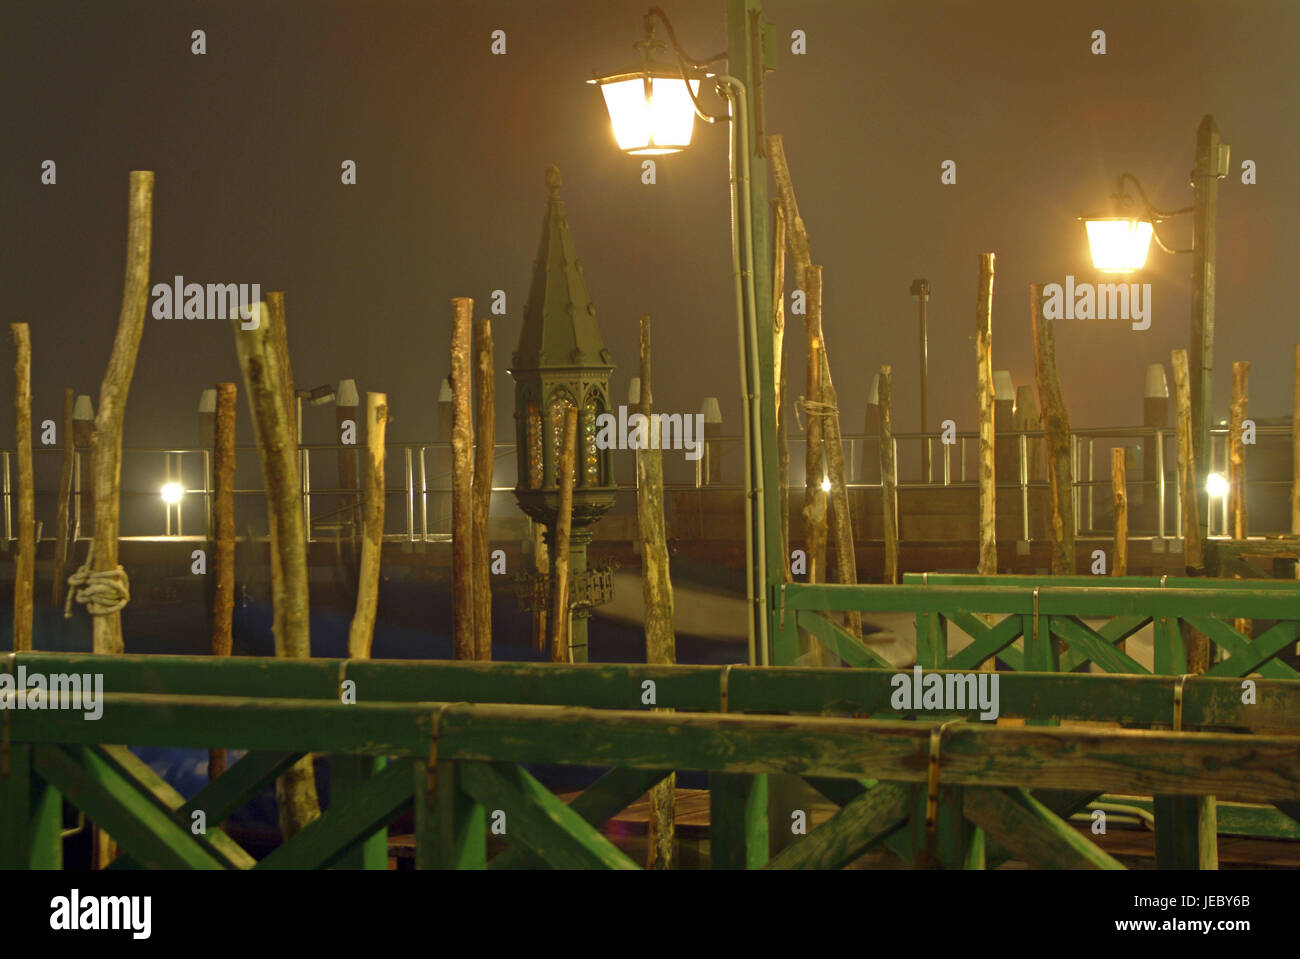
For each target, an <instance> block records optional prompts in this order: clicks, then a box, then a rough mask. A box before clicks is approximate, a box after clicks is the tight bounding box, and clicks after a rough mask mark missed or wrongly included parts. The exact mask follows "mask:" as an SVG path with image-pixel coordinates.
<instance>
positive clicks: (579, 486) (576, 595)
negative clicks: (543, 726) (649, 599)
mask: <svg viewBox="0 0 1300 959" xmlns="http://www.w3.org/2000/svg"><path fill="white" fill-rule="evenodd" d="M546 185H547V187H548V188H549V190H550V200H549V201H548V203H547V208H546V219H545V222H544V223H543V225H542V240H541V245H540V247H539V249H538V253H537V261H536V263H535V264H534V267H533V282H532V286H531V288H530V290H529V293H528V304H527V305H526V306H525V307H524V325H523V329H522V330H521V331H520V333H519V346H518V348H517V349H516V350H515V353H514V357H513V358H512V360H511V369H510V375H511V376H512V377H514V381H515V434H516V442H517V444H518V447H517V448H518V457H519V482H518V484H517V485H516V486H515V497H516V498H517V499H518V500H519V507H520V509H522V510H523V511H524V512H525V513H527V514H528V515H529V516H530V517H532V518H533V519H534V520H535V521H536V522H538V523H541V524H543V525H544V526H546V528H547V533H546V540H547V543H548V545H551V546H552V547H553V545H554V540H553V534H554V528H555V519H556V515H557V512H558V502H559V488H558V484H557V482H556V465H557V463H558V462H559V458H560V444H561V442H562V441H563V434H564V410H565V408H566V407H569V406H577V407H578V409H579V415H578V449H577V451H576V454H577V455H576V456H575V461H574V467H575V472H576V475H575V477H574V484H573V529H572V533H571V536H570V541H569V542H570V550H569V556H570V564H571V565H570V570H571V587H570V597H571V600H570V602H571V604H572V606H573V624H572V628H571V630H570V645H571V647H572V651H573V659H574V661H575V662H586V660H587V618H588V617H589V616H590V609H591V606H593V605H597V604H599V603H600V602H602V601H604V600H605V599H607V598H608V595H609V592H610V590H611V588H612V585H611V584H612V575H611V572H610V571H609V570H592V571H590V572H589V571H588V570H587V544H588V543H589V542H590V541H591V527H592V526H593V525H595V523H596V521H597V520H599V519H600V518H601V516H603V515H604V514H605V511H606V510H608V509H609V508H610V506H612V505H613V503H614V493H615V492H616V487H615V485H614V477H613V475H612V472H613V471H612V466H613V462H612V452H611V451H610V450H608V449H600V448H599V447H598V446H597V445H596V435H597V426H596V419H597V417H599V416H600V415H601V414H602V413H604V412H606V411H607V410H609V374H610V373H611V372H612V371H613V369H614V366H613V363H612V362H610V361H611V357H610V354H609V350H607V349H605V344H604V342H603V341H602V340H601V337H600V330H599V329H597V327H596V308H595V306H594V305H593V304H592V302H591V299H590V297H588V295H587V284H586V282H585V281H584V280H583V276H582V263H581V262H580V261H579V260H578V257H577V254H576V253H575V252H574V249H573V240H572V239H571V238H570V237H569V224H568V221H567V220H566V219H565V216H564V204H563V203H562V202H561V201H560V171H559V170H558V169H557V168H556V167H550V168H549V169H548V170H547V171H546ZM536 587H537V588H535V589H533V590H531V592H532V593H533V596H534V602H537V601H538V600H539V599H540V598H541V597H544V596H545V595H546V590H545V586H544V583H540V582H539V583H537V584H536Z"/></svg>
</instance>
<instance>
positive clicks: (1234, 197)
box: [0, 0, 1300, 446]
mask: <svg viewBox="0 0 1300 959" xmlns="http://www.w3.org/2000/svg"><path fill="white" fill-rule="evenodd" d="M647 6H648V4H647V2H646V0H591V2H577V0H528V2H523V0H514V2H473V3H469V2H458V3H450V2H441V3H434V2H396V0H378V2H370V3H359V2H346V3H344V2H314V0H313V2H285V0H275V2H254V3H242V2H239V3H236V2H221V3H217V2H205V3H187V2H177V0H163V2H156V3H155V2H136V0H132V2H113V3H66V2H50V0H41V2H26V0H19V2H13V0H11V2H7V3H6V4H5V5H4V12H3V14H0V17H2V18H3V27H2V29H0V36H2V37H3V40H2V42H3V56H0V71H3V73H4V77H3V80H4V89H5V90H6V91H7V96H6V98H5V99H6V109H5V121H6V122H5V149H4V150H3V151H2V158H0V164H2V166H0V181H2V182H3V219H4V224H5V229H4V233H5V238H6V241H7V242H6V244H5V249H4V255H3V261H2V262H3V266H2V267H0V269H3V278H4V288H5V294H6V295H5V301H6V306H7V310H6V312H7V317H6V320H5V322H6V323H7V322H12V321H26V322H28V323H30V324H31V326H32V341H33V350H34V359H33V389H34V393H35V403H34V408H33V418H34V420H35V421H36V422H37V423H39V422H40V421H41V420H42V419H45V418H47V417H48V418H54V419H57V418H58V416H59V408H60V404H61V392H62V388H63V387H64V386H74V387H75V388H76V390H77V391H78V392H79V393H90V394H91V395H92V396H95V397H96V398H97V396H98V392H99V382H100V378H101V377H102V375H103V371H104V368H105V365H106V363H107V359H108V354H109V349H110V344H111V342H112V338H113V333H114V329H115V324H116V320H117V314H118V309H119V303H120V297H121V287H122V273H123V262H124V260H123V258H124V245H125V217H126V197H127V173H128V171H129V170H132V169H148V170H153V171H155V172H156V175H157V181H156V189H155V203H154V242H153V264H152V270H151V273H152V281H153V282H157V281H170V279H171V278H172V277H173V276H174V275H175V274H182V275H184V276H185V277H186V279H187V280H189V281H195V282H200V283H207V282H222V283H227V282H236V283H238V282H245V283H252V282H258V283H260V284H261V286H262V290H263V291H269V290H275V289H283V290H285V291H286V302H287V308H288V321H289V333H290V346H291V353H292V361H293V368H294V373H295V378H296V380H297V383H298V385H299V386H304V387H313V386H316V385H318V384H321V383H327V382H336V381H337V380H338V379H340V378H341V377H347V376H351V377H355V378H356V379H357V381H358V383H359V385H360V387H361V389H362V390H363V391H364V390H366V389H374V390H384V391H386V392H387V393H388V396H389V402H390V404H391V409H392V412H393V416H394V420H393V422H392V424H391V425H390V427H389V436H390V438H391V439H393V440H394V441H415V440H428V439H431V438H432V437H433V432H434V422H435V420H434V415H435V414H434V400H435V397H436V393H437V387H438V383H439V382H440V380H441V379H442V377H444V376H445V375H446V373H447V368H448V356H447V352H448V351H447V348H448V338H449V331H450V316H451V311H450V306H449V303H448V300H449V299H450V298H451V297H453V296H472V297H474V298H475V300H476V301H477V304H478V307H477V308H476V312H478V313H486V311H487V308H488V297H489V295H490V293H491V291H492V290H494V289H498V288H500V289H504V290H505V291H506V292H507V294H508V306H509V313H508V315H507V316H505V317H501V318H497V320H496V324H495V330H496V341H497V365H498V370H499V372H498V380H497V391H498V431H499V434H498V435H499V436H501V437H502V439H503V440H505V441H507V442H509V441H510V440H511V439H512V438H513V425H512V419H511V416H512V406H511V402H510V398H511V396H512V392H511V391H512V383H511V381H510V378H509V376H508V374H507V373H506V372H505V368H506V367H507V366H508V365H509V360H510V352H511V351H512V350H513V348H514V345H515V343H516V340H517V338H518V333H519V323H520V318H521V316H522V313H523V307H524V300H525V297H526V295H527V289H528V282H529V278H530V272H531V269H532V262H533V258H534V256H535V255H536V249H537V241H538V236H539V231H540V227H541V222H542V216H543V213H544V210H545V202H546V189H545V185H544V171H545V169H546V167H547V166H548V165H549V164H552V163H554V164H557V165H558V166H559V167H560V168H561V170H562V171H563V176H564V182H565V186H564V192H563V196H564V198H565V200H566V204H567V211H568V216H569V222H570V225H571V228H572V231H573V237H574V241H575V243H576V245H577V249H578V252H579V255H580V256H581V257H582V259H583V261H584V267H585V275H586V278H587V281H588V284H589V287H590V291H591V295H592V297H593V299H594V300H595V303H596V306H597V319H598V321H599V323H600V327H601V330H602V332H603V334H604V336H605V340H606V344H607V346H608V347H609V349H610V350H611V351H612V353H613V355H614V361H615V363H616V364H617V366H618V368H617V370H616V371H615V374H614V377H615V378H614V382H613V390H614V394H615V398H616V401H622V398H623V397H625V396H626V388H627V379H628V377H630V376H631V375H633V374H634V373H635V367H636V342H637V332H636V317H637V316H638V315H639V314H641V313H649V314H651V315H652V316H653V317H654V320H655V326H654V331H655V338H656V339H655V348H656V383H655V400H656V403H657V405H658V406H659V407H660V408H661V409H665V410H670V411H694V410H696V409H698V408H699V403H700V400H701V399H702V398H703V397H704V396H707V395H716V396H718V397H719V398H720V400H721V403H722V410H723V415H724V419H725V421H726V424H727V427H726V432H728V433H738V432H739V429H740V423H739V412H740V402H739V395H738V394H739V386H738V384H739V376H738V362H739V361H738V350H737V345H736V321H735V307H734V300H733V292H732V285H731V275H730V238H729V232H728V197H727V180H726V177H727V156H726V152H727V151H726V130H725V128H724V126H723V125H722V124H718V125H716V126H714V127H705V126H704V125H703V124H697V126H696V141H695V144H694V146H693V147H692V149H690V150H689V151H686V152H684V153H681V154H678V155H676V156H671V157H667V158H661V159H660V161H659V164H658V182H657V184H656V185H654V186H646V185H643V184H642V183H641V180H640V161H639V160H638V159H636V158H630V157H626V156H623V155H622V154H620V153H619V152H618V151H617V149H616V148H615V147H614V144H613V138H612V136H611V133H610V130H609V124H608V120H607V117H606V115H605V111H604V107H603V105H602V102H601V98H600V95H599V93H598V92H596V90H595V89H594V88H592V87H589V86H587V85H585V84H584V82H583V81H584V80H585V79H586V78H588V77H590V76H591V74H592V71H593V69H595V70H599V71H610V70H613V69H615V68H618V67H622V66H624V65H626V64H627V63H629V62H631V58H632V57H633V56H634V53H633V51H632V48H631V44H632V43H633V42H634V41H636V40H637V39H639V37H640V33H641V15H642V14H643V12H644V10H645V8H646V7H647ZM666 10H667V12H668V14H669V15H670V16H671V17H672V18H673V21H674V25H675V27H676V29H677V34H678V37H679V38H680V40H681V42H682V43H683V44H684V46H685V47H686V49H687V50H688V51H689V52H690V53H691V54H692V55H694V56H699V57H703V56H708V55H711V54H713V53H714V52H716V51H718V50H720V49H722V48H723V47H724V46H725V37H724V19H723V17H724V12H723V5H722V3H721V2H691V3H672V2H671V0H670V2H669V3H668V4H667V5H666ZM766 15H767V18H768V19H769V20H771V21H772V22H774V23H775V24H776V26H777V31H778V35H779V36H780V37H782V38H784V39H783V42H782V43H781V52H782V55H781V58H780V62H779V65H778V70H777V71H776V72H774V73H770V74H768V80H767V90H766V96H767V129H768V132H773V133H781V134H784V136H785V143H786V152H787V156H788V158H789V161H790V165H791V170H792V173H793V176H794V180H795V188H796V191H797V194H798V200H799V204H800V209H801V213H802V215H803V217H804V219H805V221H806V223H807V226H808V229H809V231H810V235H811V239H812V253H813V258H814V260H815V261H816V262H819V263H821V264H823V266H824V283H825V320H824V325H825V330H826V336H827V340H828V345H829V349H830V356H831V363H832V369H833V372H834V376H835V380H836V386H837V387H838V390H839V395H840V404H841V409H842V410H843V416H844V430H845V432H859V431H860V430H861V429H862V422H863V413H864V410H865V403H866V392H867V389H868V388H869V385H870V374H871V373H872V372H874V371H875V370H876V369H877V368H878V367H879V366H880V364H882V363H892V364H893V365H894V375H895V387H894V389H895V403H896V408H895V410H896V411H895V418H894V424H895V429H896V430H900V431H909V430H915V429H916V428H917V425H918V409H917V404H916V402H915V397H916V395H917V391H918V373H917V361H916V354H917V344H916V339H917V332H916V320H915V307H914V304H913V301H912V300H911V298H910V296H909V295H908V287H909V284H910V282H911V280H912V279H913V278H914V277H918V276H924V277H927V278H928V279H929V280H930V282H931V286H932V289H933V294H932V299H931V303H930V306H931V344H930V356H931V359H930V364H931V365H930V369H931V378H930V379H931V402H930V416H931V421H932V423H931V425H932V427H933V426H934V424H935V422H937V420H939V419H941V418H953V419H955V420H957V422H958V427H959V429H961V430H971V429H974V428H975V425H976V424H975V421H974V416H975V402H974V391H975V362H974V355H973V336H972V334H973V331H974V326H975V315H974V314H975V300H976V279H977V265H978V254H979V253H980V252H981V251H988V250H991V251H994V252H996V254H997V277H996V285H995V290H994V317H993V329H994V336H993V343H994V367H995V368H997V369H1008V370H1010V371H1011V373H1012V376H1013V378H1014V380H1015V382H1016V383H1017V384H1018V385H1019V384H1026V383H1031V382H1032V349H1031V345H1030V334H1029V325H1028V284H1029V283H1031V282H1044V283H1048V282H1058V283H1060V282H1063V281H1064V279H1065V276H1066V275H1067V274H1074V275H1075V276H1076V278H1078V279H1079V280H1097V279H1098V277H1097V276H1096V274H1094V273H1093V271H1092V269H1091V266H1090V263H1089V260H1088V257H1087V250H1086V242H1085V239H1084V232H1083V229H1082V226H1081V225H1080V224H1078V223H1076V222H1075V220H1074V217H1076V216H1077V215H1079V214H1081V213H1085V212H1093V211H1098V210H1100V209H1102V208H1103V207H1104V206H1105V204H1106V201H1107V197H1108V195H1109V194H1110V193H1112V192H1113V191H1114V189H1115V186H1114V184H1115V178H1116V177H1117V176H1118V175H1119V174H1120V173H1121V172H1124V171H1130V172H1132V173H1134V174H1136V175H1137V176H1138V177H1139V178H1140V179H1141V180H1142V181H1143V183H1144V185H1145V186H1146V189H1147V192H1148V194H1149V195H1150V197H1151V200H1152V202H1153V203H1154V204H1155V205H1156V206H1158V207H1163V208H1177V207H1182V206H1186V205H1190V203H1191V201H1192V193H1191V189H1190V187H1189V186H1188V182H1187V174H1188V172H1189V170H1190V169H1191V166H1192V161H1193V147H1194V142H1195V135H1196V128H1197V125H1198V123H1199V122H1200V119H1201V116H1202V115H1203V114H1205V113H1213V114H1214V115H1215V116H1216V118H1217V120H1218V124H1219V128H1220V130H1221V132H1222V135H1223V139H1224V141H1225V142H1227V143H1229V144H1231V146H1232V164H1231V168H1230V169H1231V173H1230V175H1229V177H1228V178H1227V179H1226V180H1224V181H1223V182H1222V185H1221V192H1220V220H1219V228H1218V230H1219V232H1218V238H1219V265H1218V271H1219V272H1218V314H1217V315H1218V324H1217V325H1218V337H1217V351H1216V358H1215V366H1216V372H1215V414H1214V415H1215V419H1216V420H1217V419H1219V418H1220V417H1226V415H1227V395H1228V390H1229V386H1230V381H1231V362H1232V361H1233V360H1239V359H1247V360H1251V361H1252V363H1253V369H1252V375H1251V413H1252V415H1254V416H1256V417H1259V418H1266V417H1270V416H1281V415H1285V414H1286V413H1288V412H1289V404H1290V391H1291V344H1292V343H1294V342H1296V341H1297V340H1298V339H1300V314H1298V313H1297V306H1296V294H1295V291H1294V288H1293V287H1292V286H1291V284H1292V283H1293V282H1294V274H1295V264H1296V263H1297V262H1300V235H1298V234H1297V231H1296V229H1295V224H1296V217H1297V213H1300V165H1298V164H1297V162H1296V157H1297V156H1298V155H1300V121H1298V119H1297V117H1298V114H1297V109H1296V108H1297V104H1298V103H1300V70H1297V69H1296V60H1295V57H1296V51H1297V50H1300V3H1296V2H1294V0H1291V2H1268V0H1249V2H1247V0H1238V2H1234V3H1223V2H1221V0H1209V2H1201V0H1196V2H1189V0H1177V2H1134V0H1120V2H1110V3H1108V2H1090V3H1070V4H1064V3H1043V2H1024V3H1012V2H1002V0H989V2H982V3H978V4H975V3H968V2H942V3H932V2H848V0H840V2H792V0H771V2H770V3H769V4H768V5H767V8H766ZM194 29H203V30H205V31H206V34H207V53H206V54H205V55H203V56H195V55H193V54H191V52H190V47H191V39H190V34H191V31H192V30H194ZM494 29H502V30H505V31H506V34H507V54H506V55H505V56H493V55H492V54H491V53H490V49H489V47H490V42H491V39H490V34H491V32H492V31H493V30H494ZM795 29H802V30H804V31H805V32H806V34H807V54H806V55H804V56H792V55H790V52H789V51H790V40H789V37H790V33H791V31H792V30H795ZM1095 29H1103V30H1105V31H1106V36H1107V48H1108V52H1107V54H1106V55H1105V56H1094V55H1092V54H1091V53H1090V51H1089V47H1090V43H1091V40H1090V34H1091V32H1092V31H1093V30H1095ZM709 100H710V102H711V103H712V104H713V107H714V109H715V110H716V111H717V112H721V109H722V107H721V103H720V101H716V100H715V99H713V97H712V94H710V95H709ZM47 159H53V160H55V161H56V163H57V165H58V166H57V171H58V182H57V185H55V186H43V185H42V184H41V182H40V174H41V163H42V161H44V160H47ZM947 159H951V160H955V161H956V163H957V183H956V185H953V186H945V185H941V184H940V164H941V162H942V161H944V160H947ZM1247 159H1249V160H1254V161H1255V162H1256V164H1257V167H1258V183H1257V185H1253V186H1246V185H1243V184H1242V183H1241V176H1240V171H1241V162H1242V161H1243V160H1247ZM344 160H355V161H356V164H357V185H356V186H344V185H342V184H341V183H340V164H341V163H342V162H343V161H344ZM1165 233H1166V235H1167V237H1168V240H1169V241H1170V242H1171V243H1172V244H1173V245H1176V246H1180V247H1182V246H1190V244H1191V218H1190V217H1189V216H1185V217H1182V218H1180V219H1179V220H1177V221H1175V222H1173V223H1170V224H1168V225H1167V226H1166V228H1165ZM1190 270H1191V257H1190V256H1170V255H1167V254H1164V253H1161V252H1160V251H1159V250H1157V249H1155V247H1154V246H1153V248H1152V253H1151V258H1150V260H1149V263H1148V269H1147V270H1146V271H1145V274H1144V275H1143V276H1142V277H1141V280H1142V281H1145V282H1150V283H1151V284H1152V285H1153V299H1154V307H1153V318H1152V324H1151V328H1150V329H1149V330H1147V331H1145V332H1135V331H1132V330H1131V329H1130V328H1129V325H1128V324H1127V323H1126V322H1123V321H1114V320H1111V321H1076V322H1061V323H1059V324H1058V325H1057V328H1056V337H1057V348H1058V355H1059V358H1060V363H1061V378H1062V382H1063V388H1064V392H1065V396H1066V400H1067V402H1068V404H1069V406H1070V412H1071V417H1072V420H1073V422H1074V424H1075V425H1076V426H1100V425H1120V424H1125V425H1131V424H1136V423H1138V422H1140V418H1141V408H1142V407H1141V397H1142V381H1143V372H1144V370H1145V368H1146V366H1147V364H1148V363H1152V362H1164V363H1165V364H1166V365H1167V364H1168V362H1169V353H1170V350H1171V349H1174V348H1178V347H1186V346H1187V345H1188V319H1189V309H1190V307H1189V274H1190ZM790 332H791V334H792V336H793V337H794V344H795V346H796V348H797V349H798V350H799V352H800V353H802V336H803V334H802V328H801V326H800V324H799V323H798V321H797V319H796V320H794V321H793V322H792V324H791V327H790ZM6 356H8V354H7V353H6ZM796 365H797V364H796ZM219 380H231V381H235V382H238V383H240V390H241V393H242V392H243V387H242V379H241V377H240V375H239V370H238V365H237V362H236V355H235V350H234V343H233V334H232V332H231V329H230V327H229V325H228V324H227V323H224V322H221V321H215V320H192V321H186V320H154V319H152V318H148V319H146V327H145V333H144V338H143V341H142V345H141V350H140V358H139V364H138V366H137V369H136V376H135V380H134V383H133V384H132V388H131V395H130V402H129V405H128V409H127V419H126V442H127V444H128V445H164V444H168V445H181V446H184V445H191V444H193V443H195V442H196V441H197V438H198V437H197V427H196V415H195V410H196V407H197V403H198V399H199V393H200V391H201V389H202V388H203V387H204V386H207V385H210V384H212V383H214V382H216V381H219ZM791 382H792V392H793V393H794V395H796V396H797V395H798V394H800V393H802V391H803V377H802V372H801V369H792V371H791ZM11 391H12V372H11V368H10V361H9V359H6V360H5V361H4V363H3V371H2V372H0V395H3V396H4V400H3V402H2V403H0V405H3V406H4V407H5V408H6V409H8V408H10V405H11V401H10V399H9V398H10V397H11V396H12V392H11ZM243 402H244V401H243V400H241V407H242V404H243ZM332 422H333V416H332V415H330V414H328V413H325V412H319V413H316V414H313V415H312V416H311V417H309V422H308V430H307V439H308V440H309V441H316V442H320V441H324V440H325V439H326V438H327V437H326V433H327V430H326V427H327V426H328V425H330V424H332ZM0 423H2V425H0V442H4V443H8V444H11V443H12V437H13V424H12V417H11V416H9V415H6V416H4V417H3V418H2V419H0ZM247 423H248V420H247V417H246V414H245V413H243V412H242V411H241V433H240V442H241V443H249V442H251V432H250V431H249V429H248V427H247ZM503 431H504V432H503Z"/></svg>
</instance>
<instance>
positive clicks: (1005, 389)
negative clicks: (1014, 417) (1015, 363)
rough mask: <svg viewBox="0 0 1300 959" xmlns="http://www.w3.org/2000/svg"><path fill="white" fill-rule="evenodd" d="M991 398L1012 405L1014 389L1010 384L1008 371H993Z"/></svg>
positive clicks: (1014, 395) (1009, 372)
mask: <svg viewBox="0 0 1300 959" xmlns="http://www.w3.org/2000/svg"><path fill="white" fill-rule="evenodd" d="M993 398H994V399H995V400H1002V401H1005V402H1007V403H1014V402H1015V399H1016V388H1015V386H1014V385H1013V384H1012V382H1011V371H1010V370H994V371H993Z"/></svg>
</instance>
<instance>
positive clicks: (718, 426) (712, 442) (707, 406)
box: [700, 396, 790, 508]
mask: <svg viewBox="0 0 1300 959" xmlns="http://www.w3.org/2000/svg"><path fill="white" fill-rule="evenodd" d="M700 415H701V416H703V417H704V464H703V466H702V467H701V469H700V474H701V476H700V485H702V486H717V485H718V484H719V483H721V482H722V442H721V440H720V437H721V436H722V407H721V406H720V405H719V404H718V398H717V397H716V396H706V397H705V398H704V402H703V403H701V404H700ZM789 462H790V457H789V451H787V452H786V470H787V472H788V471H789V468H790V467H789ZM786 506H787V508H788V507H789V497H788V496H787V497H786Z"/></svg>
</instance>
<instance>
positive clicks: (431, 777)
mask: <svg viewBox="0 0 1300 959" xmlns="http://www.w3.org/2000/svg"><path fill="white" fill-rule="evenodd" d="M460 766H461V764H460V763H452V762H436V763H430V762H428V761H427V760H423V759H417V760H415V762H414V763H413V764H412V769H411V777H412V782H413V785H414V803H413V805H414V810H415V817H414V819H415V834H414V838H415V868H416V869H483V868H484V867H485V866H486V865H487V819H486V816H485V813H484V810H483V807H482V806H481V805H480V804H479V803H478V802H477V801H475V800H474V798H473V797H471V796H470V795H469V794H468V793H466V792H465V791H464V790H463V789H462V788H461V784H460Z"/></svg>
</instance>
